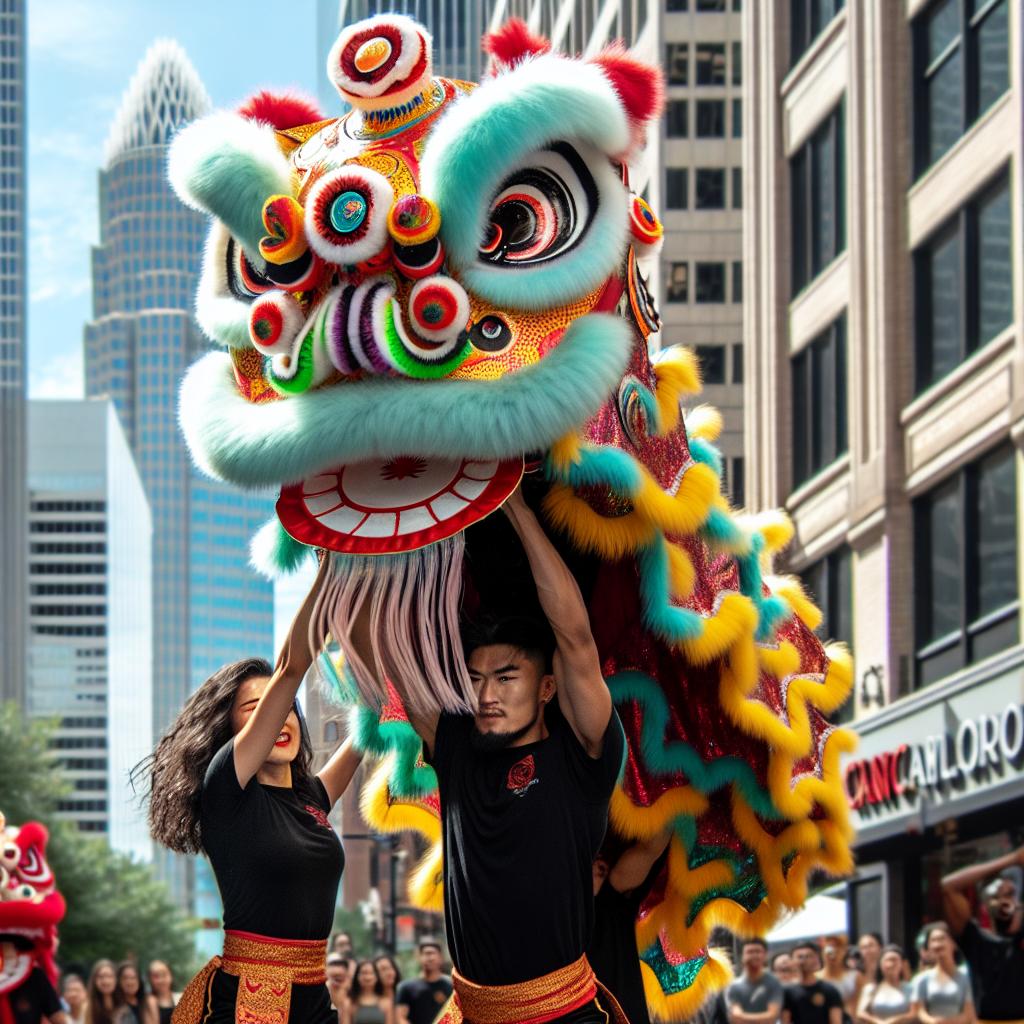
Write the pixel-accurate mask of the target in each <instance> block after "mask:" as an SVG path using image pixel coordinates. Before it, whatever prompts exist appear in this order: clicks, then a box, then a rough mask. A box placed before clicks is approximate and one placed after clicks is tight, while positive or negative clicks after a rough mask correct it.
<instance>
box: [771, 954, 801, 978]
mask: <svg viewBox="0 0 1024 1024" xmlns="http://www.w3.org/2000/svg"><path fill="white" fill-rule="evenodd" d="M771 972H772V974H774V975H775V977H776V978H777V979H778V981H779V984H780V985H782V986H783V987H785V986H786V985H791V984H792V983H793V982H794V981H796V980H797V979H798V978H799V977H800V975H799V974H798V973H797V969H796V964H795V963H793V957H792V956H791V955H790V953H789V950H783V951H782V952H781V953H776V954H775V956H773V957H772V962H771Z"/></svg>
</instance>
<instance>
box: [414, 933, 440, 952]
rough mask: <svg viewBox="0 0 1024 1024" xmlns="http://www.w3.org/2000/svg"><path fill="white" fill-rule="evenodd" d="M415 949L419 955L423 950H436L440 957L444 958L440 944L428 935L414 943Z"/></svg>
mask: <svg viewBox="0 0 1024 1024" xmlns="http://www.w3.org/2000/svg"><path fill="white" fill-rule="evenodd" d="M416 949H417V951H418V952H420V953H422V952H423V950H425V949H436V950H437V951H438V953H440V954H441V956H444V950H443V949H442V948H441V943H440V942H439V941H438V940H437V939H433V938H431V937H430V936H429V935H425V936H424V937H423V938H422V939H420V941H419V942H417V943H416Z"/></svg>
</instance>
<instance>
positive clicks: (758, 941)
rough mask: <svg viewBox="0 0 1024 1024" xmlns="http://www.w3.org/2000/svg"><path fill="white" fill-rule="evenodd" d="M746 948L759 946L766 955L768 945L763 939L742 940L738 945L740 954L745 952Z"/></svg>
mask: <svg viewBox="0 0 1024 1024" xmlns="http://www.w3.org/2000/svg"><path fill="white" fill-rule="evenodd" d="M747 946H760V947H761V948H762V949H763V950H764V951H765V952H766V953H767V952H768V943H767V942H765V941H764V939H759V938H753V939H744V940H743V941H742V942H741V943H740V952H743V950H745V949H746V948H747Z"/></svg>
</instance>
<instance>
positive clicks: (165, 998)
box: [146, 960, 178, 1024]
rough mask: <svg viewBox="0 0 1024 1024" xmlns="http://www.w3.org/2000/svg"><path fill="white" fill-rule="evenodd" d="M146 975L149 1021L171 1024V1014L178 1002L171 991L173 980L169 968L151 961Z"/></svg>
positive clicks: (162, 963)
mask: <svg viewBox="0 0 1024 1024" xmlns="http://www.w3.org/2000/svg"><path fill="white" fill-rule="evenodd" d="M146 975H147V977H148V978H149V995H148V996H147V997H146V998H147V1000H148V1002H149V1008H150V1020H155V1021H157V1024H171V1014H172V1013H174V1006H175V1004H176V1003H177V1001H178V1000H177V999H176V998H175V995H174V991H173V989H174V978H173V977H172V976H171V969H170V967H168V966H167V964H165V963H164V962H163V960H151V961H150V963H149V969H148V970H147V971H146Z"/></svg>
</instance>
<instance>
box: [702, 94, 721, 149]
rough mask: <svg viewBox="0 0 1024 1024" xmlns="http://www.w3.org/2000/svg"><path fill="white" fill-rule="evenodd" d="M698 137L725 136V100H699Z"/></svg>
mask: <svg viewBox="0 0 1024 1024" xmlns="http://www.w3.org/2000/svg"><path fill="white" fill-rule="evenodd" d="M697 138H698V139H724V138H725V100H697Z"/></svg>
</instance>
